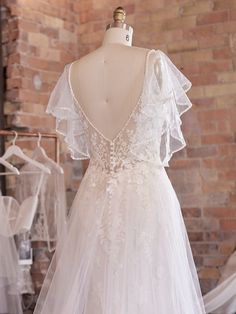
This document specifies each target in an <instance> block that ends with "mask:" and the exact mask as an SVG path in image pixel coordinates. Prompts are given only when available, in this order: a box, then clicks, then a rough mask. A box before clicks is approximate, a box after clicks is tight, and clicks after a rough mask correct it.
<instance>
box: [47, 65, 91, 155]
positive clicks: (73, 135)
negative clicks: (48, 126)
mask: <svg viewBox="0 0 236 314" xmlns="http://www.w3.org/2000/svg"><path fill="white" fill-rule="evenodd" d="M69 66H70V64H67V65H66V66H65V68H64V70H63V72H62V74H61V75H60V77H59V79H58V81H57V83H56V85H55V87H54V89H53V90H52V92H51V95H50V98H49V101H48V105H47V108H46V113H48V114H52V115H53V116H54V117H55V118H56V131H57V132H58V133H60V134H62V135H63V136H64V137H65V142H66V143H67V146H68V149H69V150H70V154H71V157H72V159H81V160H82V159H89V158H90V154H89V146H88V138H87V137H88V134H87V133H88V132H87V126H86V123H85V121H84V118H83V116H82V114H81V112H80V111H79V109H78V108H77V106H76V103H75V100H74V98H73V94H72V92H71V87H70V83H69Z"/></svg>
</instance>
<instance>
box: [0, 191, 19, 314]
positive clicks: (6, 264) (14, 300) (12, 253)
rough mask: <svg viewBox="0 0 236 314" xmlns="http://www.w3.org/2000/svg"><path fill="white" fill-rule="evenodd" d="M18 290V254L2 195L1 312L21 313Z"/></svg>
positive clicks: (0, 212)
mask: <svg viewBox="0 0 236 314" xmlns="http://www.w3.org/2000/svg"><path fill="white" fill-rule="evenodd" d="M21 313H23V312H22V306H21V296H20V293H19V291H18V254H17V250H16V245H15V241H14V238H13V235H12V233H11V230H10V226H9V223H8V219H7V215H6V211H5V204H4V202H3V199H2V196H0V314H21Z"/></svg>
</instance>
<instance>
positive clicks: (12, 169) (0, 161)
mask: <svg viewBox="0 0 236 314" xmlns="http://www.w3.org/2000/svg"><path fill="white" fill-rule="evenodd" d="M0 164H1V165H3V166H4V167H6V168H7V169H8V170H10V172H0V175H3V174H5V175H7V174H18V175H19V174H20V172H19V170H18V169H17V168H16V167H14V166H13V165H12V164H10V163H9V162H8V161H6V160H4V159H3V158H2V157H0Z"/></svg>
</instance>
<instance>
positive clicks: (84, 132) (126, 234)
mask: <svg viewBox="0 0 236 314" xmlns="http://www.w3.org/2000/svg"><path fill="white" fill-rule="evenodd" d="M151 55H152V58H151V59H150V58H149V57H150V56H151ZM70 69H71V63H70V64H67V65H66V66H65V69H64V71H63V73H62V75H61V76H60V78H59V80H58V82H57V84H56V86H55V88H54V90H53V92H52V94H51V96H50V100H49V104H48V107H47V112H48V113H51V114H53V115H54V116H55V117H56V121H57V126H56V128H57V131H58V132H59V133H62V134H63V135H65V141H66V142H67V143H68V147H69V149H70V151H71V155H72V158H74V159H78V160H80V159H90V163H89V167H88V169H87V171H86V173H85V176H84V177H83V180H82V182H81V184H80V187H79V190H78V192H77V195H76V197H75V199H74V202H73V204H72V208H71V212H70V213H71V214H70V217H69V222H68V224H69V225H68V233H67V235H66V236H65V237H63V238H62V239H61V241H60V246H59V248H58V249H57V250H56V253H55V255H54V257H53V260H52V262H51V265H50V267H49V270H48V273H47V276H46V279H45V281H44V284H43V288H42V290H41V293H40V296H39V299H38V302H37V305H36V308H35V311H34V314H39V313H40V314H49V313H50V314H65V313H67V314H157V313H158V314H171V313H175V314H202V313H205V309H204V304H203V300H202V295H201V290H200V286H199V281H198V276H197V272H196V268H195V264H194V260H193V257H192V252H191V248H190V244H189V240H188V236H187V232H186V228H185V224H184V220H183V217H182V214H181V209H180V205H179V202H178V199H177V197H176V194H175V191H174V189H173V187H172V185H171V182H170V180H169V178H168V176H167V174H166V171H165V169H164V167H165V166H168V162H169V160H170V158H171V156H172V154H173V153H174V152H176V151H178V150H180V149H182V148H183V147H184V146H185V145H186V144H185V141H184V138H183V135H182V132H181V128H180V126H181V119H180V116H181V115H182V113H183V112H185V111H186V110H188V109H189V108H190V107H191V103H190V100H189V99H188V97H187V96H186V92H187V91H188V90H189V88H190V87H191V83H190V81H189V80H188V79H187V78H186V77H185V76H184V75H183V74H182V73H181V72H180V71H179V70H178V69H177V68H176V67H175V66H174V64H173V63H172V62H171V60H170V59H169V58H168V57H167V56H166V55H165V54H164V53H163V52H162V51H160V50H154V49H151V50H149V51H148V54H147V57H146V68H145V69H146V70H145V79H144V82H143V88H142V91H141V93H140V97H139V100H138V102H137V104H136V106H135V107H134V109H133V110H132V113H131V114H130V116H129V118H128V119H127V122H126V123H125V125H124V127H123V128H122V129H121V130H120V131H119V133H118V134H117V135H116V137H115V138H114V139H113V140H109V139H108V138H107V137H106V136H104V135H103V134H102V133H101V132H100V131H99V130H98V129H97V128H96V127H95V126H94V125H93V124H92V123H91V121H90V120H89V119H88V117H87V116H86V115H85V113H84V111H83V109H82V107H81V105H80V104H79V102H78V101H77V100H76V98H75V96H74V95H73V92H72V88H71V84H70ZM131 92H132V91H131Z"/></svg>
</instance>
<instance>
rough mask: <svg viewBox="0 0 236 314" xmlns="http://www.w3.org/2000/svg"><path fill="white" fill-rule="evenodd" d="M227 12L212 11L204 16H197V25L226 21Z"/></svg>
mask: <svg viewBox="0 0 236 314" xmlns="http://www.w3.org/2000/svg"><path fill="white" fill-rule="evenodd" d="M228 17H229V16H228V11H227V10H225V11H214V12H210V13H206V14H201V15H198V18H197V24H199V25H202V24H215V23H223V22H225V21H227V20H228Z"/></svg>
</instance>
